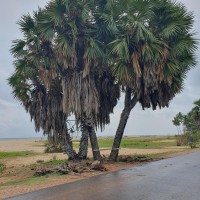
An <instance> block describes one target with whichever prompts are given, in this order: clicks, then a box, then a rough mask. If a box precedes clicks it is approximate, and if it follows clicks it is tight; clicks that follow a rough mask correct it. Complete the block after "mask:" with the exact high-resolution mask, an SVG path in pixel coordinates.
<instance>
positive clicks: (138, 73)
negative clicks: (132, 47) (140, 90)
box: [131, 52, 142, 77]
mask: <svg viewBox="0 0 200 200" xmlns="http://www.w3.org/2000/svg"><path fill="white" fill-rule="evenodd" d="M131 58H132V65H133V69H134V72H135V74H136V76H137V77H141V75H142V72H141V67H140V63H139V56H138V54H137V52H133V53H132V56H131Z"/></svg>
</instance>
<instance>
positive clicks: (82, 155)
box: [78, 125, 89, 160]
mask: <svg viewBox="0 0 200 200" xmlns="http://www.w3.org/2000/svg"><path fill="white" fill-rule="evenodd" d="M88 135H89V133H88V127H86V126H85V125H83V126H82V135H81V141H80V147H79V152H78V159H80V160H84V159H87V153H88Z"/></svg>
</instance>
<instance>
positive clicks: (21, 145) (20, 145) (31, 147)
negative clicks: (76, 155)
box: [0, 139, 183, 167]
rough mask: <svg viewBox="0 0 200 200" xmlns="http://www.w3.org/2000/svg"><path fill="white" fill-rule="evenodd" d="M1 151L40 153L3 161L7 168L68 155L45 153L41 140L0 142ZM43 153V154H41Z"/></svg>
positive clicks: (131, 151)
mask: <svg viewBox="0 0 200 200" xmlns="http://www.w3.org/2000/svg"><path fill="white" fill-rule="evenodd" d="M182 150H183V148H182V147H176V148H165V149H128V148H122V149H120V150H119V155H134V154H154V153H166V152H172V151H173V152H180V151H182ZM0 151H33V152H36V153H39V154H38V155H32V156H26V157H16V158H14V159H3V160H2V161H3V162H4V163H5V164H6V167H12V166H20V165H21V166H22V165H28V164H32V163H35V162H37V161H38V160H44V161H49V160H51V159H53V158H56V159H67V155H66V154H63V153H45V154H43V152H44V146H43V141H40V140H34V139H32V140H0ZM40 153H41V154H40ZM109 153H110V150H107V149H106V150H105V149H101V154H102V155H105V156H107V155H109ZM88 156H89V157H92V151H91V149H89V150H88Z"/></svg>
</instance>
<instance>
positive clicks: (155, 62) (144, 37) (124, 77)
mask: <svg viewBox="0 0 200 200" xmlns="http://www.w3.org/2000/svg"><path fill="white" fill-rule="evenodd" d="M123 5H124V7H123ZM121 8H124V9H122V14H121V15H119V19H118V21H119V20H120V21H121V26H120V28H119V30H120V32H119V33H118V35H116V39H115V40H114V41H112V42H111V43H110V45H109V47H110V48H111V53H112V55H113V57H114V63H113V73H114V75H115V76H116V78H117V80H118V81H119V82H120V83H121V85H123V86H124V88H125V101H124V109H123V111H122V114H121V118H120V122H119V125H118V129H117V132H116V135H115V139H114V143H113V147H112V151H111V154H110V159H111V160H114V161H116V160H117V156H118V152H119V146H120V143H121V139H122V136H123V132H124V128H125V126H126V123H127V120H128V117H129V114H130V112H131V110H132V109H133V107H134V106H135V105H136V103H137V102H139V103H140V104H141V105H142V107H143V109H145V108H149V107H152V109H153V110H155V109H156V108H157V106H158V107H160V108H161V107H165V106H168V104H169V101H170V100H171V99H172V98H173V97H174V96H175V95H176V94H177V93H179V92H181V90H182V88H183V81H184V79H185V77H186V73H187V72H188V70H189V69H191V67H193V66H194V65H195V59H194V51H195V49H196V41H195V39H194V38H193V34H192V33H191V32H190V31H191V27H192V24H193V16H192V14H191V13H188V12H187V11H186V9H185V7H184V6H183V5H182V4H179V3H176V2H171V1H166V0H157V1H149V0H143V1H138V0H135V1H126V0H124V1H122V5H121Z"/></svg>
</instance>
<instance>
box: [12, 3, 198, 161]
mask: <svg viewBox="0 0 200 200" xmlns="http://www.w3.org/2000/svg"><path fill="white" fill-rule="evenodd" d="M18 24H19V26H20V30H21V31H22V33H23V35H24V37H23V39H20V40H15V41H13V46H12V48H11V53H12V54H13V56H14V57H15V59H16V60H15V62H14V65H15V72H14V74H13V75H12V76H11V77H10V78H9V84H10V85H11V86H12V87H13V94H14V96H15V97H17V98H18V99H19V100H20V101H21V103H22V104H23V106H24V107H25V109H26V111H27V112H28V113H29V114H30V116H31V119H32V120H33V121H34V123H35V127H36V131H38V130H40V129H42V130H43V131H44V133H45V134H47V135H48V134H53V136H54V137H55V139H56V140H57V139H59V138H65V142H66V152H67V154H68V156H69V158H70V159H76V158H79V159H85V158H86V157H87V145H88V137H89V138H90V141H91V146H92V150H93V157H94V159H100V158H101V155H100V151H99V147H98V142H97V137H96V133H95V130H96V128H101V129H103V128H104V127H105V125H106V124H108V123H109V122H110V113H112V112H113V109H114V107H115V106H116V105H117V101H118V99H119V97H120V94H121V93H122V92H124V93H125V99H124V109H123V111H122V114H121V118H120V122H119V125H118V129H117V131H116V135H115V139H114V143H113V147H112V151H111V154H110V159H112V160H114V161H115V160H117V157H118V152H119V147H120V142H121V139H122V136H123V132H124V129H125V126H126V123H127V120H128V117H129V114H130V112H131V110H132V109H133V108H134V106H135V105H136V103H140V104H141V106H142V108H143V109H144V108H150V107H152V108H153V109H154V110H155V109H156V108H157V107H160V108H161V107H165V106H168V104H169V101H170V100H171V99H172V98H173V97H174V96H175V95H176V94H177V93H179V92H180V91H181V90H182V88H183V81H184V79H185V76H186V74H187V72H188V70H190V69H191V67H193V66H195V58H194V51H195V50H196V40H195V39H194V37H193V34H192V33H191V28H192V24H193V16H192V14H191V13H188V12H187V10H186V9H185V7H184V6H183V5H182V4H179V3H176V2H174V1H170V0H153V1H152V0H120V1H118V0H99V1H94V0H51V1H50V2H49V3H47V5H46V7H45V8H44V9H41V8H39V9H38V10H37V11H35V12H33V15H30V14H28V15H23V16H22V18H21V20H20V21H19V22H18ZM72 114H73V115H74V116H75V119H76V124H77V127H78V126H79V127H81V130H82V138H81V142H80V149H79V153H78V154H76V152H75V151H74V150H73V147H72V142H71V139H70V137H69V134H68V133H67V131H66V130H67V126H66V121H67V119H68V117H69V116H70V115H72Z"/></svg>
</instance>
